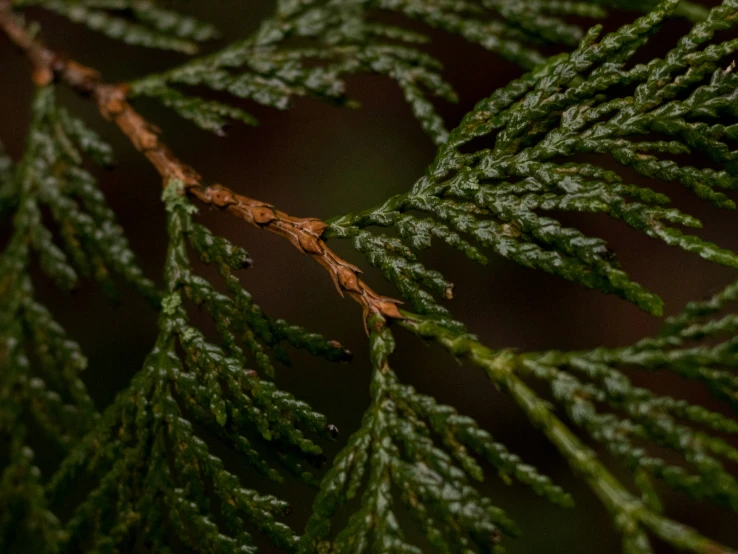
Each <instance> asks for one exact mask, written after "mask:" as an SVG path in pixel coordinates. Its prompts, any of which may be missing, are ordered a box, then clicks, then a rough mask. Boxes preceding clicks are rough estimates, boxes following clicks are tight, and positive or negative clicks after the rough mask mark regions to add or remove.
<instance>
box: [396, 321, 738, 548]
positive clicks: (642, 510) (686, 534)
mask: <svg viewBox="0 0 738 554" xmlns="http://www.w3.org/2000/svg"><path fill="white" fill-rule="evenodd" d="M403 315H404V316H405V317H404V319H403V320H401V321H400V325H401V326H402V327H404V328H405V329H407V330H409V331H410V332H412V333H413V334H415V335H417V336H419V337H421V338H424V339H427V340H430V341H433V342H436V343H437V344H439V345H441V346H442V347H443V348H445V349H446V350H447V351H448V352H449V353H450V354H452V355H453V356H455V357H457V358H460V359H465V360H468V361H469V362H470V363H472V364H473V365H475V366H477V367H479V368H481V369H482V370H483V371H484V373H485V374H486V375H487V376H488V377H489V379H490V380H491V381H492V383H494V385H495V386H496V387H498V388H499V389H500V390H502V391H505V392H508V393H509V394H510V395H511V396H512V397H513V398H514V399H515V401H516V403H517V405H518V406H519V407H520V408H521V409H522V410H523V412H524V413H525V415H526V417H527V418H528V420H529V421H530V422H531V423H532V424H533V425H534V426H535V427H537V428H539V429H540V430H541V431H542V432H543V433H544V434H545V435H546V437H547V438H548V439H549V440H550V441H551V443H552V444H553V445H554V446H555V447H556V449H557V450H558V451H559V453H560V454H561V455H562V456H563V457H564V458H565V459H566V460H567V462H568V463H569V465H570V466H571V468H572V470H573V471H574V472H575V473H576V474H577V475H578V476H579V477H581V478H582V479H583V480H584V481H585V482H586V483H587V485H588V486H589V487H590V488H591V489H592V491H593V492H594V493H595V494H596V495H597V497H598V498H599V499H600V501H601V502H602V504H603V505H604V506H605V507H606V508H607V510H608V511H609V512H610V514H611V515H612V517H613V520H614V521H615V523H616V525H617V526H618V530H619V531H620V532H621V533H622V535H623V545H624V552H634V553H636V552H637V553H641V552H643V553H645V552H651V549H650V546H649V539H648V537H647V535H646V534H645V531H646V530H648V531H650V532H651V533H653V534H654V535H656V536H658V537H660V538H661V539H663V540H664V541H666V542H667V543H669V544H671V545H673V546H675V547H677V548H679V549H680V550H685V551H689V552H695V553H698V554H736V552H737V551H736V550H733V549H731V548H729V547H727V546H724V545H721V544H719V543H717V542H715V541H713V540H711V539H709V538H707V537H704V536H703V535H701V534H700V533H699V532H697V531H696V530H694V529H692V528H691V527H689V526H687V525H684V524H682V523H679V522H677V521H674V520H672V519H670V518H668V517H666V516H664V515H663V514H661V513H659V510H658V509H655V508H653V507H652V506H649V504H648V503H647V502H646V501H645V500H644V499H641V498H638V497H637V496H635V495H634V494H633V493H631V492H630V491H629V490H628V489H627V488H626V487H625V486H624V485H623V483H621V482H620V480H618V479H617V478H616V477H615V476H614V475H613V474H612V473H611V472H610V471H609V470H608V469H607V467H606V466H605V465H604V464H603V463H602V462H601V461H600V460H599V458H598V456H597V455H596V454H595V452H594V451H593V450H592V449H590V448H589V447H588V446H587V445H585V444H584V443H583V442H582V441H581V439H579V438H578V437H577V436H576V435H575V434H574V433H573V432H572V430H571V429H570V428H569V426H568V425H566V424H565V423H564V422H563V421H562V420H561V419H559V418H558V417H557V416H556V414H555V413H554V412H553V410H552V409H551V407H550V404H549V403H548V402H546V401H545V400H543V399H542V398H541V397H540V396H538V395H537V394H536V393H535V392H534V391H533V390H532V389H531V388H530V387H529V386H528V385H527V384H526V383H525V381H523V380H522V379H521V377H520V374H521V373H522V372H521V371H520V367H519V366H520V363H521V362H520V358H519V356H518V355H516V354H514V353H512V352H510V351H494V350H491V349H490V348H487V347H486V346H484V345H482V344H481V343H480V342H479V341H478V340H477V339H476V338H475V337H474V336H472V335H469V334H465V333H458V332H456V331H455V330H453V329H449V328H448V327H446V326H444V325H443V324H442V323H439V322H438V321H434V320H433V319H430V318H424V317H421V316H418V315H416V314H411V313H408V312H403Z"/></svg>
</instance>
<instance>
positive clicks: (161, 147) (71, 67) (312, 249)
mask: <svg viewBox="0 0 738 554" xmlns="http://www.w3.org/2000/svg"><path fill="white" fill-rule="evenodd" d="M0 28H2V30H3V31H4V32H5V34H6V35H7V36H8V37H9V38H10V39H11V40H12V41H13V42H14V43H15V44H16V45H17V46H18V47H19V48H21V49H22V50H23V51H24V52H25V54H26V56H27V57H28V59H29V60H30V61H31V63H32V64H33V68H34V72H33V81H34V83H35V84H36V86H45V85H47V84H49V83H51V82H52V81H54V80H55V79H59V80H61V81H63V82H65V83H66V84H67V85H69V86H70V87H71V88H72V89H73V90H75V91H76V92H78V93H80V94H81V95H83V96H89V97H90V98H92V99H93V100H94V101H95V103H96V105H97V108H98V110H99V112H100V114H101V115H102V116H103V117H105V118H106V119H108V120H109V121H112V122H113V123H115V125H117V127H118V128H119V129H120V130H121V131H122V132H123V134H125V135H126V136H127V137H128V139H129V140H130V141H131V144H133V146H134V147H135V148H136V150H138V151H139V152H141V153H142V154H143V155H144V156H146V158H147V159H148V160H149V162H151V164H152V165H153V166H154V168H155V169H156V171H157V172H158V173H159V175H160V176H161V178H162V184H163V186H166V185H167V183H169V182H170V181H172V180H175V181H178V182H182V183H184V192H185V194H187V195H188V196H190V197H194V198H197V199H198V200H200V201H201V202H203V203H204V204H206V205H209V206H213V207H216V208H219V209H221V210H224V211H227V212H228V213H230V214H232V215H234V216H236V217H238V218H240V219H243V220H244V221H246V222H248V223H250V224H252V225H254V226H256V227H259V228H261V229H265V230H267V231H270V232H272V233H275V234H277V235H280V236H282V237H285V238H287V239H288V240H289V241H290V243H292V245H293V246H295V248H297V249H298V250H299V251H300V252H302V253H304V254H308V255H309V256H311V257H313V258H314V259H315V260H316V261H317V262H318V263H319V264H320V265H321V266H322V267H323V268H325V269H326V271H328V273H329V274H330V276H331V278H332V280H333V283H334V284H335V285H336V289H337V290H338V292H339V293H340V294H341V295H343V294H344V293H347V294H348V295H349V296H350V297H351V298H353V299H354V300H355V301H356V302H358V303H359V304H360V305H361V306H362V309H363V313H364V321H365V324H366V321H368V317H369V316H370V315H381V316H382V317H385V318H390V319H397V318H400V317H402V316H401V315H400V311H399V309H398V308H397V304H398V303H399V301H397V300H394V299H392V298H387V297H384V296H381V295H379V294H377V293H376V292H374V291H373V290H372V289H371V288H370V287H369V286H368V285H367V284H366V283H364V282H363V281H362V280H361V278H360V276H359V274H360V273H361V270H360V269H359V268H357V267H356V266H354V265H352V264H350V263H348V262H347V261H345V260H343V259H342V258H341V257H339V256H338V255H337V254H336V253H334V252H333V251H332V250H331V249H330V248H329V247H328V246H327V244H326V243H325V241H324V240H323V239H322V238H321V235H322V233H323V230H324V229H325V228H326V227H327V225H326V224H325V223H324V222H322V221H321V220H319V219H315V218H298V217H293V216H290V215H288V214H286V213H284V212H281V211H279V210H277V209H276V208H274V207H273V206H271V205H270V204H267V203H265V202H261V201H259V200H254V199H252V198H248V197H246V196H243V195H240V194H237V193H235V192H233V191H232V190H230V189H228V188H226V187H224V186H223V185H218V184H215V185H207V184H205V182H204V180H203V178H202V177H201V176H200V174H199V173H197V171H195V170H194V169H193V168H192V167H190V166H188V165H187V164H185V163H184V162H182V161H181V160H180V159H179V158H177V156H175V155H174V153H173V152H172V151H171V150H170V149H169V147H168V146H167V145H166V144H164V142H162V140H161V137H160V136H159V130H158V129H157V128H156V126H154V125H153V124H151V123H149V122H148V121H146V119H144V118H143V117H142V116H141V115H140V114H139V113H138V112H137V111H136V110H135V109H134V108H133V107H132V106H131V104H130V103H129V102H128V99H127V91H128V86H127V85H126V84H110V83H106V82H104V81H103V80H102V77H101V75H100V73H99V72H98V71H96V70H94V69H92V68H90V67H87V66H84V65H82V64H80V63H77V62H76V61H74V60H71V59H67V58H64V57H63V56H61V55H59V54H57V53H56V52H54V51H53V50H50V49H49V48H47V47H46V46H45V45H44V44H43V43H42V42H41V41H39V40H38V39H37V38H35V37H34V36H33V35H31V34H30V33H29V32H28V30H27V29H26V28H25V27H24V25H23V24H22V23H21V22H20V21H19V20H18V19H17V18H16V17H15V16H14V15H13V13H12V12H11V4H10V0H0Z"/></svg>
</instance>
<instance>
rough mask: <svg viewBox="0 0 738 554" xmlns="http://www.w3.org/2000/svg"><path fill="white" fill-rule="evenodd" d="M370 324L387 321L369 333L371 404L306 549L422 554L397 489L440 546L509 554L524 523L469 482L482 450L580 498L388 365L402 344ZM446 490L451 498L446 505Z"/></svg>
mask: <svg viewBox="0 0 738 554" xmlns="http://www.w3.org/2000/svg"><path fill="white" fill-rule="evenodd" d="M369 327H370V328H375V327H376V328H379V329H381V330H380V331H374V332H372V333H371V335H370V356H371V360H372V366H373V368H374V370H373V377H372V384H371V406H370V408H369V409H368V410H367V412H366V413H365V415H364V419H363V421H362V425H361V428H360V429H359V430H358V431H357V432H356V433H354V435H352V436H351V437H350V438H349V441H348V444H347V446H346V447H345V448H344V449H343V450H342V451H341V452H340V453H339V454H338V456H337V457H336V460H335V461H334V465H333V467H332V468H331V470H330V471H329V472H328V474H326V476H325V478H324V479H323V483H322V484H321V489H320V492H319V494H318V497H317V498H316V500H315V504H314V506H313V514H312V516H311V517H310V519H309V521H308V524H307V528H306V532H305V534H304V535H303V537H302V538H301V539H300V543H299V548H298V551H299V552H303V553H305V554H307V553H309V552H315V551H316V550H320V549H321V548H330V549H331V551H335V552H356V551H370V550H371V551H378V552H389V551H392V552H394V551H398V552H420V549H419V548H417V547H416V546H413V545H411V544H409V543H408V542H407V540H406V539H405V537H404V534H403V532H402V530H401V529H400V526H399V524H398V520H397V516H396V515H395V514H396V512H395V510H396V509H395V508H394V506H395V496H399V498H400V499H401V501H402V503H403V504H404V506H405V508H406V509H407V510H408V511H409V512H410V514H411V515H412V516H413V519H414V520H415V521H416V523H417V524H418V526H419V527H420V529H421V531H422V532H423V533H424V534H425V536H426V538H427V539H428V541H429V542H430V543H431V544H432V545H433V547H434V548H435V549H437V550H438V551H439V552H454V551H456V549H458V548H464V549H473V548H479V549H481V550H482V551H485V552H486V551H492V552H502V546H501V544H500V542H501V540H502V537H503V535H506V536H512V537H514V536H517V535H518V534H519V531H518V529H517V526H516V525H515V524H514V523H513V522H512V521H511V520H510V519H509V518H508V516H507V515H506V514H505V512H504V511H503V510H502V509H501V508H499V507H497V506H494V505H493V504H492V502H491V500H490V499H488V498H486V497H484V496H482V495H481V494H480V493H479V492H478V490H477V489H476V488H475V487H474V486H473V485H472V481H471V480H475V481H481V480H482V479H483V471H482V469H481V467H480V466H479V464H478V462H477V460H476V458H475V456H479V457H481V458H482V459H484V460H486V461H488V462H489V463H491V464H492V465H493V466H494V467H495V468H496V469H497V470H498V472H499V474H500V476H501V477H502V478H503V479H505V480H509V479H511V478H514V479H516V480H518V481H519V482H521V483H524V484H526V485H528V486H530V487H531V488H532V489H533V490H534V491H535V492H536V493H537V494H540V495H541V496H544V497H545V498H547V499H549V500H550V501H552V502H554V503H556V504H559V505H561V506H571V505H572V504H573V501H572V498H571V497H570V496H569V495H568V494H567V493H566V492H564V491H563V490H562V489H561V488H560V487H558V486H557V485H554V484H553V483H552V482H551V481H550V480H549V479H548V478H547V477H545V476H543V475H541V474H539V473H538V472H537V471H536V470H535V468H533V467H532V466H530V465H527V464H525V463H523V462H522V460H521V459H520V458H519V457H517V456H515V455H513V454H511V453H510V452H508V450H507V449H506V448H505V447H504V446H503V445H501V444H499V443H497V442H496V441H494V439H493V438H492V437H491V436H490V435H489V434H488V433H487V432H485V431H483V430H481V429H480V428H479V427H478V426H477V424H476V423H475V422H474V420H472V419H471V418H468V417H464V416H461V415H459V414H458V413H457V412H456V410H454V409H453V408H451V407H450V406H444V405H441V404H438V403H437V402H436V401H435V400H434V399H433V398H431V397H429V396H427V395H424V394H420V393H418V392H417V391H416V390H415V389H413V388H412V387H410V386H408V385H404V384H402V383H401V382H400V381H399V380H398V378H397V376H396V374H395V373H394V371H393V370H392V369H391V368H390V366H389V360H388V358H389V356H390V354H391V353H392V352H393V350H394V346H395V342H394V338H393V336H392V333H391V331H390V330H389V329H388V328H386V327H385V328H382V326H381V325H380V326H373V325H372V322H371V321H370V322H369ZM361 489H363V491H364V492H363V494H362V495H361V505H360V507H359V508H358V509H357V511H356V512H354V513H353V514H352V515H351V516H350V518H349V521H348V523H347V525H346V527H345V528H343V529H342V530H340V531H338V532H337V533H332V532H331V525H332V524H331V520H332V518H333V517H334V516H335V514H336V513H337V512H338V510H339V509H340V508H341V507H342V506H343V505H345V504H346V503H347V502H348V501H349V500H350V499H352V498H354V497H355V496H356V495H357V494H358V493H359V492H360V490H361ZM449 498H453V499H454V502H452V503H450V504H449V503H448V501H447V500H448V499H449ZM326 541H329V542H326ZM326 545H330V546H326Z"/></svg>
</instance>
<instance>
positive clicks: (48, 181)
mask: <svg viewBox="0 0 738 554" xmlns="http://www.w3.org/2000/svg"><path fill="white" fill-rule="evenodd" d="M32 110H33V117H32V121H31V129H30V132H29V139H28V144H27V145H26V150H25V152H24V155H23V158H22V160H21V161H20V163H19V164H18V165H17V167H16V168H15V170H14V174H13V177H12V179H10V180H8V181H7V182H6V183H0V187H2V188H0V191H2V190H6V191H7V192H8V196H7V197H6V198H8V203H7V204H6V203H5V202H3V201H2V200H0V202H3V203H2V204H1V205H2V210H7V211H12V213H13V214H14V217H13V235H12V238H11V241H10V244H15V243H16V242H17V243H19V246H18V248H17V249H16V248H15V247H12V248H9V249H8V255H10V256H12V255H13V254H11V252H12V253H15V254H17V255H18V258H17V259H18V263H21V262H20V253H21V252H24V249H25V248H26V246H23V247H21V246H20V243H23V244H24V245H27V246H28V247H30V249H31V251H32V252H34V253H35V254H36V255H37V258H38V262H39V265H40V266H41V269H42V271H43V272H44V273H45V274H46V275H47V276H49V277H50V278H51V279H53V280H54V281H55V282H56V283H57V285H59V286H60V287H61V288H64V289H73V288H74V287H76V286H77V285H78V282H79V277H80V275H81V276H83V277H89V278H92V279H94V280H95V281H97V282H98V283H99V284H100V286H101V287H102V289H103V291H104V292H105V293H107V294H108V295H109V296H111V297H113V298H116V297H117V288H116V286H115V284H114V282H113V275H117V276H120V277H121V278H122V279H123V280H124V281H126V282H127V283H128V284H130V285H131V286H132V287H133V288H134V289H136V290H137V291H138V292H140V293H141V294H142V295H144V296H145V297H146V298H147V299H149V300H150V301H151V302H152V303H154V304H157V303H158V301H159V292H158V290H157V288H156V286H155V285H154V283H152V282H151V281H150V280H149V279H147V278H146V277H144V275H143V272H142V270H141V269H140V268H139V267H138V265H137V262H136V258H135V255H134V254H133V252H132V251H131V249H130V246H129V244H128V240H127V238H126V236H125V233H124V231H123V229H122V228H121V227H120V225H118V223H117V221H116V217H115V214H114V213H113V211H112V209H111V208H110V207H109V206H108V204H107V202H106V201H105V198H104V196H103V194H102V193H101V192H100V190H99V189H98V187H97V183H96V182H95V180H94V178H93V177H92V175H91V174H90V173H89V172H88V171H86V170H85V169H84V167H83V163H84V161H85V156H84V155H89V156H90V157H91V158H93V160H95V161H98V162H101V163H109V162H110V161H111V159H112V153H111V150H110V147H109V146H108V145H107V144H105V143H104V142H103V141H102V140H101V139H100V137H98V136H97V134H96V133H94V132H93V131H92V130H91V129H89V128H87V127H86V126H85V124H84V123H83V122H82V121H81V120H79V119H76V118H74V117H72V116H71V115H70V114H69V113H68V112H67V111H66V110H64V109H63V108H60V107H59V106H57V104H56V98H55V93H54V89H53V87H45V88H41V89H39V91H38V92H37V94H36V98H35V99H34V102H33V105H32ZM6 187H10V188H6ZM0 198H2V197H0ZM42 209H48V211H49V212H50V213H51V218H52V219H53V220H54V222H55V223H56V224H57V225H58V227H59V238H60V239H61V240H60V243H61V245H59V244H58V243H57V241H56V240H55V237H54V234H53V233H52V231H51V230H50V229H49V227H48V226H47V222H45V221H44V218H43V217H42ZM23 256H25V254H23ZM23 260H24V261H23V262H22V263H23V264H27V263H28V259H27V257H24V258H23Z"/></svg>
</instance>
